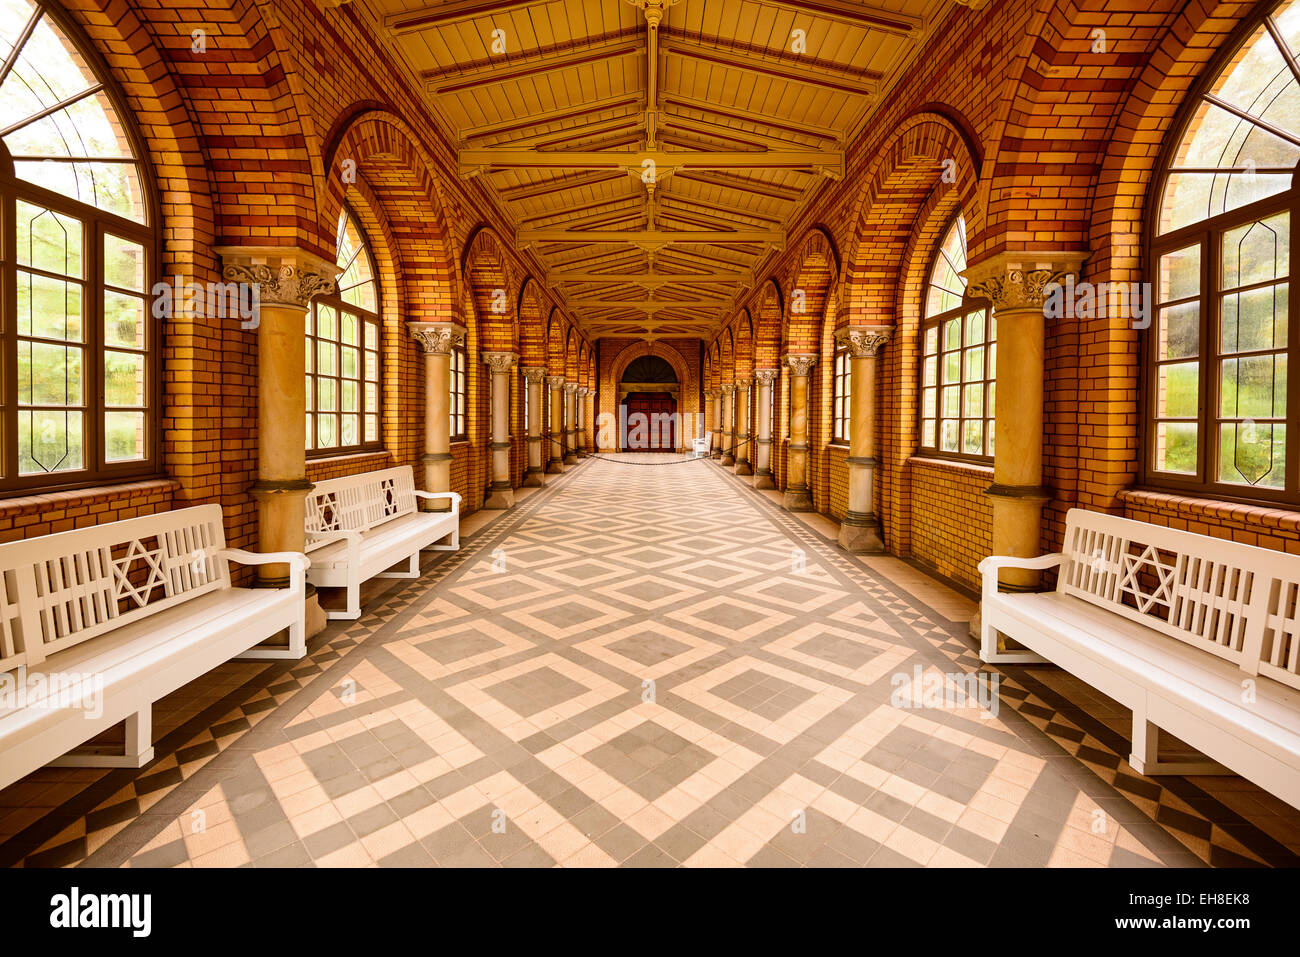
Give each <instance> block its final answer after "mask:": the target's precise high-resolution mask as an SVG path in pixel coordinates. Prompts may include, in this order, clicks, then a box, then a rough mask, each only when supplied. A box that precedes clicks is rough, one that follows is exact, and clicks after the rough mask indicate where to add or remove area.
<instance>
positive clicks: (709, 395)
mask: <svg viewBox="0 0 1300 957" xmlns="http://www.w3.org/2000/svg"><path fill="white" fill-rule="evenodd" d="M717 397H718V390H717V389H705V390H704V398H706V399H716V398H717Z"/></svg>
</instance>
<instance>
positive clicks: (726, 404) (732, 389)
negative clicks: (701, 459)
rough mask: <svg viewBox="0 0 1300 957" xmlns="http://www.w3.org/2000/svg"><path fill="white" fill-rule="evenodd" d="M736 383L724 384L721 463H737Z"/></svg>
mask: <svg viewBox="0 0 1300 957" xmlns="http://www.w3.org/2000/svg"><path fill="white" fill-rule="evenodd" d="M735 416H736V385H735V383H733V382H724V383H723V384H722V459H721V461H720V462H719V464H721V465H735V464H736V425H735Z"/></svg>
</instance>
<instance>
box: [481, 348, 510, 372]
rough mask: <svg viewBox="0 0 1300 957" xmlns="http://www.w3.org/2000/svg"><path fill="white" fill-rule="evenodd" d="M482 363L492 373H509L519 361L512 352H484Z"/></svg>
mask: <svg viewBox="0 0 1300 957" xmlns="http://www.w3.org/2000/svg"><path fill="white" fill-rule="evenodd" d="M483 361H484V362H486V363H487V367H488V368H489V369H491V370H492V371H493V372H509V371H510V370H511V369H513V368H514V367H515V363H516V362H517V361H519V356H518V355H516V354H515V353H513V352H485V353H483Z"/></svg>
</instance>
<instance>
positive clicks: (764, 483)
mask: <svg viewBox="0 0 1300 957" xmlns="http://www.w3.org/2000/svg"><path fill="white" fill-rule="evenodd" d="M754 488H776V480H775V479H773V478H772V470H771V469H759V470H758V471H757V472H755V473H754Z"/></svg>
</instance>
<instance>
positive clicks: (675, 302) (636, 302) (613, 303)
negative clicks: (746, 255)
mask: <svg viewBox="0 0 1300 957" xmlns="http://www.w3.org/2000/svg"><path fill="white" fill-rule="evenodd" d="M726 298H727V297H725V296H714V297H712V298H710V299H582V298H579V297H576V296H575V297H573V298H566V299H565V300H564V301H565V303H566V304H567V305H570V306H573V307H574V308H585V307H588V306H591V307H598V306H609V307H611V308H628V309H635V308H639V307H641V306H646V307H651V308H654V309H655V310H656V311H657V310H661V309H670V308H673V307H675V306H681V307H683V308H686V309H691V308H695V309H714V308H716V307H717V306H719V305H721V304H722V303H723V302H725V301H726Z"/></svg>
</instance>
